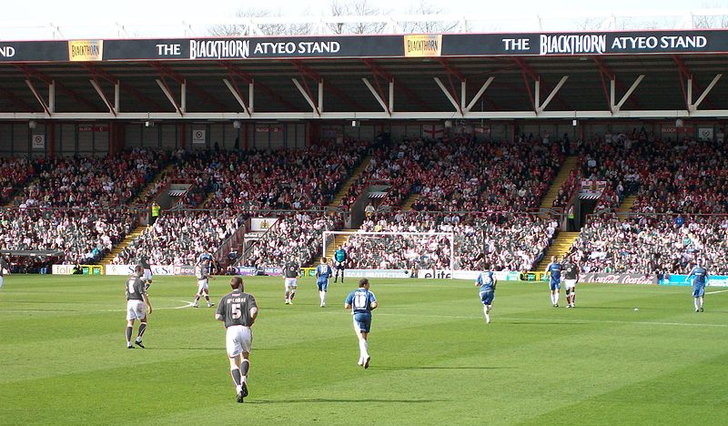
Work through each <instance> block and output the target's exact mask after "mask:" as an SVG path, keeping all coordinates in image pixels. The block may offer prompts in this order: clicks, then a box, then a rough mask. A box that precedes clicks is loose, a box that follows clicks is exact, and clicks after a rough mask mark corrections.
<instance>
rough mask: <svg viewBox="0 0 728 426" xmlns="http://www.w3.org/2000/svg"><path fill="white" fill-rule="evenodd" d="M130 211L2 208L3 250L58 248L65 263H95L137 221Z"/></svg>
mask: <svg viewBox="0 0 728 426" xmlns="http://www.w3.org/2000/svg"><path fill="white" fill-rule="evenodd" d="M136 222H137V216H136V214H135V213H133V212H131V211H129V210H121V209H113V210H112V209H103V208H91V209H89V208H84V209H39V208H20V209H16V208H13V209H3V210H0V248H1V249H2V250H58V251H61V252H63V254H62V255H61V256H60V260H61V262H62V263H67V264H89V263H95V262H97V261H98V260H99V259H101V258H102V257H103V255H104V254H105V253H107V252H108V251H109V250H111V248H112V247H113V246H114V245H115V244H117V243H118V242H119V241H121V239H122V238H123V237H124V235H125V234H126V233H128V232H129V231H130V230H131V229H132V228H133V227H134V225H135V224H136Z"/></svg>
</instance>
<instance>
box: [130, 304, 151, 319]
mask: <svg viewBox="0 0 728 426" xmlns="http://www.w3.org/2000/svg"><path fill="white" fill-rule="evenodd" d="M146 317H147V305H146V304H145V303H144V301H143V300H127V301H126V319H127V320H134V319H138V320H141V319H144V318H146Z"/></svg>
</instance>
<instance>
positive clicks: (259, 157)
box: [167, 140, 369, 211]
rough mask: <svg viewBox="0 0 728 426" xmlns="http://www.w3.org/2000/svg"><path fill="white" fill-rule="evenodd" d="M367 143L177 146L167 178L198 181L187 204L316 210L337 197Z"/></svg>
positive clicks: (190, 205) (245, 208)
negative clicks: (244, 147)
mask: <svg viewBox="0 0 728 426" xmlns="http://www.w3.org/2000/svg"><path fill="white" fill-rule="evenodd" d="M368 148H369V144H368V143H367V142H364V141H353V140H344V141H343V142H341V143H338V144H337V143H335V142H322V143H320V144H317V145H314V146H311V147H308V148H306V149H304V150H290V149H289V150H285V149H281V150H276V151H262V150H250V151H221V150H214V151H194V152H185V151H178V152H176V153H175V154H174V157H175V158H176V159H177V164H176V166H175V169H174V171H173V172H171V173H170V174H169V176H168V178H167V180H168V181H170V182H171V181H175V180H176V181H181V182H188V183H192V184H193V185H194V188H195V189H194V190H192V191H189V192H188V193H187V194H186V196H185V197H184V199H183V200H182V203H183V205H184V206H185V207H191V208H196V207H204V208H209V209H224V208H233V209H235V210H247V211H253V210H258V211H260V210H308V209H316V208H322V207H325V206H327V205H328V204H329V203H330V202H331V201H332V200H333V197H334V195H335V194H336V191H337V190H338V188H339V187H340V185H341V184H342V183H344V181H345V180H346V179H347V178H348V176H349V175H350V174H351V172H352V171H353V169H354V167H356V165H357V164H359V163H360V162H361V160H362V158H363V157H364V155H365V154H366V152H367V149H368ZM208 196H209V198H208ZM206 200H207V201H206Z"/></svg>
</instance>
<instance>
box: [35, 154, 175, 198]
mask: <svg viewBox="0 0 728 426" xmlns="http://www.w3.org/2000/svg"><path fill="white" fill-rule="evenodd" d="M162 157H163V155H162V154H159V153H157V152H154V151H149V150H144V149H134V150H131V151H125V152H121V153H119V154H116V155H114V156H106V157H56V158H44V159H39V160H37V162H36V164H37V167H38V170H39V172H38V177H39V179H38V180H37V181H36V183H34V184H33V185H30V186H28V187H26V188H25V190H24V193H23V200H22V203H21V206H22V207H69V208H72V207H78V206H84V207H89V206H102V207H118V206H122V205H125V204H126V203H127V202H128V201H130V200H131V198H132V197H133V196H134V195H136V194H137V193H138V192H139V191H140V190H141V189H142V188H143V187H144V185H145V184H146V183H147V182H149V181H150V180H151V179H152V178H153V177H154V175H155V174H156V173H157V171H158V170H159V165H160V163H161V159H162Z"/></svg>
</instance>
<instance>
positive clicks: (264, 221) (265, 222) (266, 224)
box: [250, 217, 278, 232]
mask: <svg viewBox="0 0 728 426" xmlns="http://www.w3.org/2000/svg"><path fill="white" fill-rule="evenodd" d="M277 221H278V218H277V217H254V218H251V219H250V230H251V231H254V232H261V231H267V230H268V228H270V227H271V226H273V224H274V223H276V222H277Z"/></svg>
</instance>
